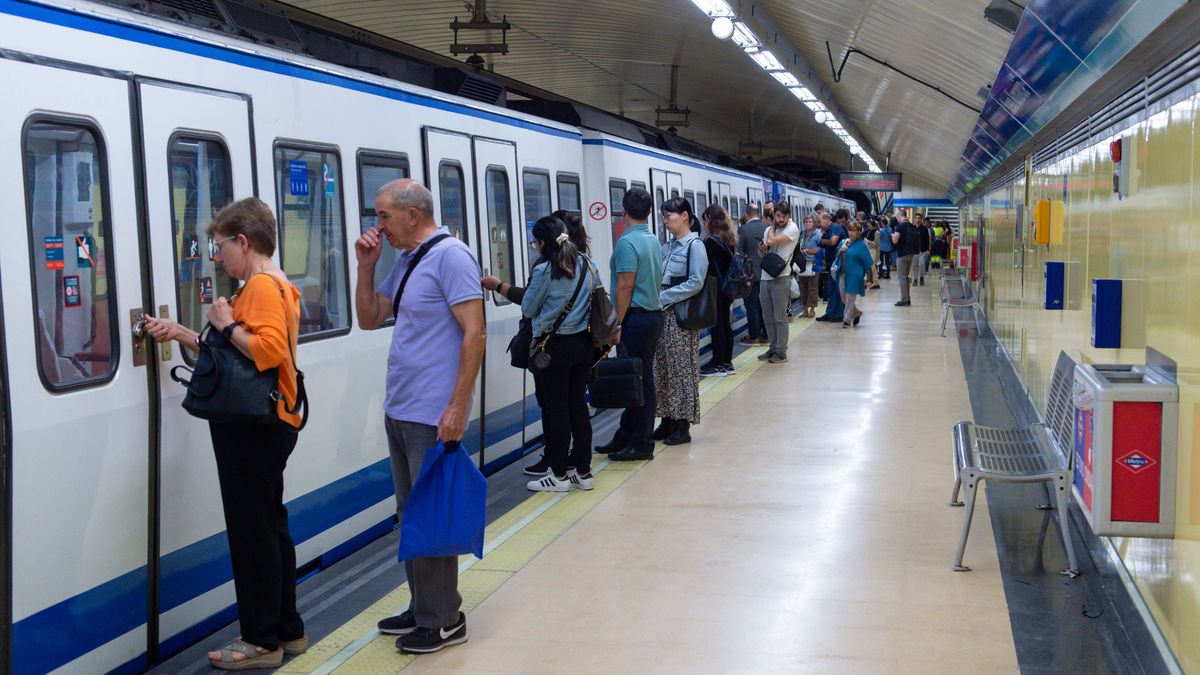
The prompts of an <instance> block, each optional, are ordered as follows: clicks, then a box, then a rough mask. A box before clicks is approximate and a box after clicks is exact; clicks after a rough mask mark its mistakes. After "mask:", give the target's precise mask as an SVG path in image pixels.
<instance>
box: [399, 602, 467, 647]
mask: <svg viewBox="0 0 1200 675" xmlns="http://www.w3.org/2000/svg"><path fill="white" fill-rule="evenodd" d="M466 641H467V617H466V615H465V614H463V613H462V612H459V613H458V623H456V624H454V625H453V626H449V627H447V628H417V629H415V630H413V631H412V632H411V633H409V634H408V635H405V636H404V637H402V638H400V639H399V640H396V649H399V650H400V651H402V652H408V653H409V654H432V653H433V652H438V651H441V650H443V649H445V648H446V647H451V646H453V645H460V644H462V643H464V642H466Z"/></svg>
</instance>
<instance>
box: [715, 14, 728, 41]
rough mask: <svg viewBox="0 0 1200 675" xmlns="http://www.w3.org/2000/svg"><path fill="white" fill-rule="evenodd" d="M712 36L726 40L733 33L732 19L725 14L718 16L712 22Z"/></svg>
mask: <svg viewBox="0 0 1200 675" xmlns="http://www.w3.org/2000/svg"><path fill="white" fill-rule="evenodd" d="M712 34H713V37H715V38H717V39H718V40H728V39H729V36H730V35H733V19H730V18H729V17H727V16H718V17H717V18H715V19H713V22H712Z"/></svg>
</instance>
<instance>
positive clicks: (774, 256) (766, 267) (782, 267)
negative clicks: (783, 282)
mask: <svg viewBox="0 0 1200 675" xmlns="http://www.w3.org/2000/svg"><path fill="white" fill-rule="evenodd" d="M775 229H779V228H775ZM799 247H800V241H799V239H797V241H796V245H795V246H793V247H792V254H791V255H790V256H788V257H787V259H786V260H785V259H784V257H783V256H781V255H779V254H778V253H776V252H774V251H771V252H770V253H768V254H766V255H764V256H763V257H762V265H761V267H762V271H764V272H766V273H767V274H769V275H770V276H771V277H772V278H779V277H781V276H783V275H784V274H785V273H790V272H791V267H792V261H793V260H795V258H796V249H797V248H799ZM802 266H803V265H802ZM801 271H803V270H801Z"/></svg>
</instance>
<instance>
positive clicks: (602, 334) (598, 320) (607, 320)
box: [583, 256, 621, 351]
mask: <svg viewBox="0 0 1200 675" xmlns="http://www.w3.org/2000/svg"><path fill="white" fill-rule="evenodd" d="M583 259H584V261H585V262H587V265H588V269H589V270H590V271H591V273H592V279H593V281H594V282H595V283H593V284H592V292H591V298H590V302H591V307H590V308H589V310H588V312H589V314H588V331H590V332H591V334H592V346H593V347H595V348H597V349H602V348H605V347H607V346H608V345H609V344H611V343H612V340H613V336H614V335H616V334H617V332H618V331H620V330H621V323H620V322H619V321H617V308H616V307H613V303H612V298H610V297H609V296H608V291H606V290H604V284H603V283H602V282H601V281H600V275H599V274H598V273H597V272H596V267H595V266H594V265H592V261H591V260H590V259H589V258H588V257H587V256H584V258H583ZM606 351H607V350H606Z"/></svg>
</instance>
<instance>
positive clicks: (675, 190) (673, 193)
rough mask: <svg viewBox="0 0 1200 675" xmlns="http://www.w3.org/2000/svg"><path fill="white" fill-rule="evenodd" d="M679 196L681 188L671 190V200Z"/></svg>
mask: <svg viewBox="0 0 1200 675" xmlns="http://www.w3.org/2000/svg"><path fill="white" fill-rule="evenodd" d="M678 196H679V188H671V199H675V198H676V197H678Z"/></svg>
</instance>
